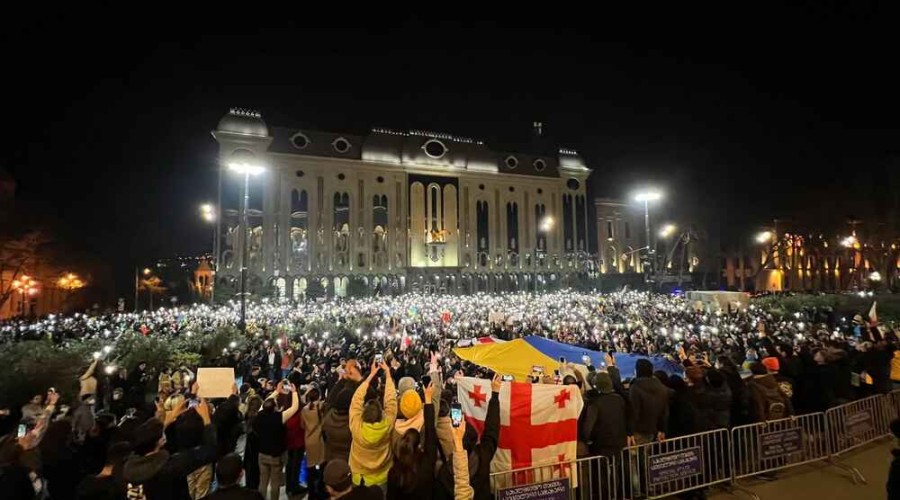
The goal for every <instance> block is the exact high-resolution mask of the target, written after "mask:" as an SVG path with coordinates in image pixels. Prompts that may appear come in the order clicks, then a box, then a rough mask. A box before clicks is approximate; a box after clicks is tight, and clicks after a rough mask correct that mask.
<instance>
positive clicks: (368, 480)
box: [349, 361, 397, 488]
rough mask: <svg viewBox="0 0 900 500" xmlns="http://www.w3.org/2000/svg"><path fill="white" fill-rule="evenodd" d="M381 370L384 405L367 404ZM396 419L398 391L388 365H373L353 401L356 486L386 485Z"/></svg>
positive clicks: (352, 451)
mask: <svg viewBox="0 0 900 500" xmlns="http://www.w3.org/2000/svg"><path fill="white" fill-rule="evenodd" d="M379 368H380V369H381V370H383V371H384V377H385V385H384V406H383V407H382V404H381V402H379V401H378V400H377V399H373V400H369V401H365V398H366V393H367V392H368V391H369V385H370V384H371V382H372V379H373V378H375V375H377V374H378V370H379ZM396 418H397V391H396V389H395V388H394V379H393V378H392V377H391V371H390V368H389V367H388V365H387V364H386V363H385V362H384V361H382V362H381V365H380V367H379V365H377V364H376V363H375V361H373V362H372V367H371V369H370V370H369V376H368V377H366V379H365V380H364V381H363V382H362V383H361V384H360V385H359V387H357V388H356V392H354V393H353V399H352V400H351V402H350V412H349V421H350V422H349V423H350V434H351V436H352V437H353V440H352V442H351V444H350V462H349V463H350V470H351V471H353V484H356V485H360V484H366V485H369V486H381V487H382V488H383V487H384V485H385V484H386V483H387V476H388V471H389V470H390V468H391V465H392V464H393V456H392V454H391V431H392V430H393V428H394V420H396Z"/></svg>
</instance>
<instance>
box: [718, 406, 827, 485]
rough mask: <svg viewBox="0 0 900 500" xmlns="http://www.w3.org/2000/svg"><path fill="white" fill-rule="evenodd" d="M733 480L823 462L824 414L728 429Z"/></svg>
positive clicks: (825, 442)
mask: <svg viewBox="0 0 900 500" xmlns="http://www.w3.org/2000/svg"><path fill="white" fill-rule="evenodd" d="M731 450H732V459H731V463H732V475H733V476H734V479H735V480H738V479H742V478H746V477H751V476H755V475H757V474H765V473H767V472H774V471H777V470H782V469H787V468H790V467H795V466H798V465H803V464H808V463H811V462H817V461H819V460H827V459H828V458H829V456H830V453H829V450H828V432H827V430H826V428H825V414H824V413H808V414H806V415H798V416H795V417H789V418H784V419H780V420H770V421H768V422H759V423H756V424H749V425H742V426H739V427H735V428H733V429H732V430H731Z"/></svg>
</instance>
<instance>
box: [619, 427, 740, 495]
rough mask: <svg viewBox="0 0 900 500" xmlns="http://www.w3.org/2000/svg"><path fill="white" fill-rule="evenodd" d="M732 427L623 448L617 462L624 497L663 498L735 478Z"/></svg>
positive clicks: (620, 488) (620, 487)
mask: <svg viewBox="0 0 900 500" xmlns="http://www.w3.org/2000/svg"><path fill="white" fill-rule="evenodd" d="M730 457H731V439H730V436H729V434H728V429H718V430H714V431H709V432H701V433H699V434H691V435H689V436H682V437H677V438H672V439H666V440H665V441H662V442H654V443H647V444H643V445H638V446H632V447H630V448H626V449H624V450H622V459H621V462H620V463H617V464H616V472H617V475H618V477H617V479H616V480H617V481H619V483H618V485H617V488H618V489H619V490H621V493H622V495H621V498H646V499H648V500H650V499H654V498H662V497H667V496H670V495H676V494H679V493H683V492H686V491H691V490H696V489H701V488H706V487H708V486H712V485H714V484H719V483H728V482H731V470H730V469H731V464H730Z"/></svg>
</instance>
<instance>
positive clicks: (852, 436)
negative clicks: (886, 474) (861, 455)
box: [825, 396, 891, 455]
mask: <svg viewBox="0 0 900 500" xmlns="http://www.w3.org/2000/svg"><path fill="white" fill-rule="evenodd" d="M887 403H888V398H886V397H884V396H871V397H868V398H865V399H859V400H857V401H853V402H852V403H847V404H843V405H840V406H835V407H834V408H831V409H829V410H827V411H826V412H825V418H826V420H827V426H826V427H827V429H828V442H829V445H830V448H829V450H830V451H831V454H832V455H840V454H842V453H845V452H847V451H850V450H853V449H856V448H859V447H860V446H863V445H865V444H868V443H871V442H872V441H875V440H876V439H879V438H881V437H884V436H885V435H887V434H889V433H890V413H891V411H890V409H889V408H888V404H887Z"/></svg>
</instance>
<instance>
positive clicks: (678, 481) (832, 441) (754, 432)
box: [491, 390, 900, 500]
mask: <svg viewBox="0 0 900 500" xmlns="http://www.w3.org/2000/svg"><path fill="white" fill-rule="evenodd" d="M894 418H900V390H898V391H894V392H891V393H890V394H886V395H879V396H872V397H868V398H865V399H860V400H857V401H853V402H851V403H847V404H844V405H840V406H836V407H834V408H831V409H829V410H827V411H826V412H825V413H810V414H805V415H798V416H795V417H789V418H785V419H780V420H772V421H768V422H759V423H756V424H749V425H742V426H739V427H735V428H733V429H731V430H730V431H729V430H728V429H717V430H714V431H709V432H702V433H699V434H692V435H689V436H682V437H678V438H672V439H666V440H665V441H662V442H653V443H647V444H642V445H638V446H632V447H630V448H626V449H624V450H622V452H621V455H620V456H619V457H616V458H614V459H613V460H610V459H609V458H607V457H604V456H597V457H590V458H582V459H579V460H574V461H569V462H564V463H557V464H550V465H541V466H535V467H528V468H523V469H517V470H512V471H503V472H497V473H493V474H491V485H492V489H493V490H494V491H495V492H499V491H500V490H503V489H507V488H514V487H521V486H526V487H527V486H531V485H538V484H539V483H545V482H547V481H557V482H558V483H565V484H567V485H568V495H567V498H568V499H569V500H587V499H604V500H606V499H614V498H615V499H623V500H624V499H634V498H642V499H647V500H652V499H655V498H662V497H666V496H671V495H677V494H680V493H684V492H687V491H691V490H697V489H702V488H706V487H709V486H713V485H717V484H724V483H728V484H729V486H734V487H736V488H738V489H740V490H742V491H743V492H745V493H748V494H750V495H751V496H753V497H755V496H756V495H754V494H753V493H752V492H751V491H749V490H747V489H745V488H743V487H741V486H740V485H739V484H738V480H740V479H745V478H749V477H753V476H757V475H760V474H767V473H773V472H776V471H779V470H783V469H788V468H791V467H796V466H799V465H804V464H808V463H812V462H817V461H828V462H829V463H831V464H832V465H835V466H837V467H840V468H842V469H845V470H847V471H848V472H849V473H850V474H851V476H852V480H853V481H854V482H855V483H865V478H864V477H863V475H862V474H861V473H860V472H859V471H858V470H857V469H855V468H853V467H850V466H848V465H846V464H843V463H840V462H839V461H837V460H836V459H837V458H838V457H840V455H842V454H844V453H846V452H848V451H850V450H853V449H856V448H859V447H861V446H864V445H866V444H868V443H871V442H873V441H875V440H878V439H880V438H883V437H885V436H887V435H889V434H890V422H891V420H892V419H894ZM562 480H564V481H562ZM498 497H499V496H498Z"/></svg>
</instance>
